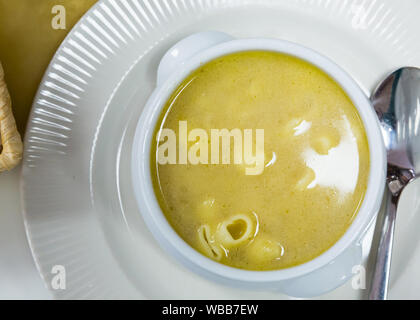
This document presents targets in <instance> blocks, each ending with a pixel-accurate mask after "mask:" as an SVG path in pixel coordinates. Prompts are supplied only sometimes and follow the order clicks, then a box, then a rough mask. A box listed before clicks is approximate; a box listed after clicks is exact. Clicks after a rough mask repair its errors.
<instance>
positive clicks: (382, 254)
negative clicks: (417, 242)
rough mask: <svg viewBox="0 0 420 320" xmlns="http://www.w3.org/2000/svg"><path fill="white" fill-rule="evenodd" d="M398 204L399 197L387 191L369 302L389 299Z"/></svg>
mask: <svg viewBox="0 0 420 320" xmlns="http://www.w3.org/2000/svg"><path fill="white" fill-rule="evenodd" d="M397 203H398V197H397V196H393V195H392V194H391V192H390V191H389V190H387V194H386V206H385V212H384V218H383V222H382V230H381V235H380V242H379V247H378V252H377V256H376V264H375V269H374V271H373V277H372V283H371V286H370V291H369V300H385V299H386V297H387V293H388V282H389V273H390V267H391V255H392V243H393V240H394V229H395V218H396V213H397Z"/></svg>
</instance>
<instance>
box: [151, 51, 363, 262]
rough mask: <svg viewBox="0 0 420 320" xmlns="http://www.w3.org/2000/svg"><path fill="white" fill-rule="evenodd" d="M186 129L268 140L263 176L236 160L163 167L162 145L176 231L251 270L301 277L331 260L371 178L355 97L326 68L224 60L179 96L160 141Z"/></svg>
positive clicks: (157, 180) (276, 59)
mask: <svg viewBox="0 0 420 320" xmlns="http://www.w3.org/2000/svg"><path fill="white" fill-rule="evenodd" d="M179 121H187V123H188V129H189V130H192V129H194V128H201V129H204V130H206V131H207V132H210V130H211V129H222V128H226V129H228V130H232V129H234V128H238V129H240V130H242V131H243V130H245V129H253V130H255V129H264V154H265V157H264V158H265V160H264V161H265V166H264V170H263V171H262V173H261V174H259V175H247V174H246V172H245V167H246V165H245V164H234V163H233V161H232V162H231V164H223V165H222V164H219V165H216V164H211V163H209V164H191V163H187V164H159V163H158V158H157V149H158V147H159V145H161V144H162V142H158V141H159V140H155V141H156V142H155V143H154V145H153V146H152V152H151V160H152V161H151V163H152V165H151V166H152V168H151V170H152V178H153V183H154V189H155V193H156V196H157V199H158V201H159V204H160V206H161V208H162V210H163V212H164V214H165V216H166V218H167V220H168V221H169V222H170V224H171V225H172V227H173V228H174V229H175V230H176V232H177V233H178V234H179V235H180V236H181V237H182V238H183V239H184V240H185V241H186V242H187V243H188V244H190V245H191V246H192V247H193V248H195V249H196V250H198V251H199V252H201V253H202V254H204V255H206V256H208V257H209V258H211V259H213V260H216V261H219V262H220V263H223V264H226V265H229V266H232V267H237V268H242V269H248V270H275V269H282V268H288V267H292V266H296V265H299V264H302V263H304V262H307V261H309V260H311V259H313V258H315V257H317V256H319V255H320V254H322V253H323V252H325V251H326V250H327V249H329V248H330V247H331V246H332V245H333V244H334V243H336V242H337V240H338V239H339V238H340V237H341V236H342V235H343V234H344V233H345V232H346V230H347V229H348V227H349V226H350V224H351V223H352V221H353V219H354V217H355V216H356V215H357V212H358V210H359V207H360V205H361V203H362V201H363V198H364V195H365V192H366V188H367V180H368V175H369V150H368V142H367V137H366V133H365V130H364V127H363V123H362V121H361V119H360V117H359V114H358V112H357V109H356V108H355V106H354V105H353V104H352V102H351V100H350V99H349V97H348V96H347V95H346V93H345V92H344V91H343V90H342V88H341V87H340V86H339V85H338V84H337V83H336V82H335V81H334V80H333V79H331V78H330V77H329V76H328V75H327V74H325V73H324V72H323V71H321V70H320V69H318V68H317V67H315V66H313V65H311V64H309V63H307V62H305V61H303V60H301V59H298V58H295V57H292V56H288V55H284V54H280V53H275V52H266V51H249V52H241V53H235V54H230V55H226V56H223V57H220V58H217V59H215V60H213V61H211V62H209V63H207V64H204V65H203V66H201V67H200V68H199V69H198V70H196V71H194V72H193V73H192V74H191V75H190V76H189V77H188V78H187V79H185V80H184V81H183V83H182V84H181V85H180V86H179V87H178V88H177V90H176V91H175V92H174V93H173V95H172V96H171V97H170V99H169V101H168V102H167V104H166V107H165V108H164V111H163V112H162V114H161V117H160V121H159V123H158V125H157V127H156V129H155V135H156V137H157V138H158V139H159V134H160V133H161V132H162V131H161V130H160V129H161V128H168V129H172V130H173V131H174V132H175V133H176V134H179V132H178V130H179V129H178V128H179ZM209 136H210V135H209ZM232 140H233V139H232ZM188 144H189V145H190V144H191V145H192V144H193V143H188ZM186 147H187V148H188V147H189V146H186ZM230 147H231V154H232V155H233V152H234V150H233V147H234V144H233V143H232V141H231V144H230ZM209 149H210V147H209ZM177 151H178V150H177ZM208 151H209V152H210V150H208ZM231 158H232V156H231Z"/></svg>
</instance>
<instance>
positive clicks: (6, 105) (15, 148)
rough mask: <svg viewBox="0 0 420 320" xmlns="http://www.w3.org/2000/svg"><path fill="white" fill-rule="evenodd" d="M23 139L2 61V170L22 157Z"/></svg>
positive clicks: (0, 92)
mask: <svg viewBox="0 0 420 320" xmlns="http://www.w3.org/2000/svg"><path fill="white" fill-rule="evenodd" d="M22 151H23V145H22V139H21V137H20V134H19V132H18V131H17V128H16V122H15V118H14V117H13V112H12V101H11V99H10V95H9V91H8V90H7V86H6V81H5V80H4V71H3V67H2V65H1V62H0V172H2V171H6V170H11V169H13V168H14V167H16V166H17V165H18V164H19V162H20V160H21V159H22Z"/></svg>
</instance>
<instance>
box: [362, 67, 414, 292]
mask: <svg viewBox="0 0 420 320" xmlns="http://www.w3.org/2000/svg"><path fill="white" fill-rule="evenodd" d="M371 101H372V103H373V107H374V108H375V111H376V113H377V115H378V118H379V122H380V124H381V129H382V136H383V139H384V143H385V148H386V150H387V158H388V173H387V186H388V188H387V190H386V192H387V195H386V201H387V202H386V207H385V215H384V219H383V225H382V231H381V235H380V242H379V247H378V252H377V257H376V265H375V269H374V273H373V278H372V283H371V287H370V292H369V299H370V300H384V299H386V297H387V292H388V281H389V273H390V266H391V254H392V242H393V236H394V227H395V218H396V212H397V205H398V200H399V198H400V195H401V192H402V191H403V189H404V188H405V186H407V184H408V183H409V182H410V181H412V180H413V179H414V178H415V177H416V176H419V175H420V68H413V67H406V68H401V69H398V70H397V71H395V72H393V73H392V74H390V75H389V76H388V77H387V78H386V79H385V80H384V81H383V82H382V83H381V84H380V85H379V86H378V88H377V89H376V90H375V91H374V92H373V94H372V97H371Z"/></svg>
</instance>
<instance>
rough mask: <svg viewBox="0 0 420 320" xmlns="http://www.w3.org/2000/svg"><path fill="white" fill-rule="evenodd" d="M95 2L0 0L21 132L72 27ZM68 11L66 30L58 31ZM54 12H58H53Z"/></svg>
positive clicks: (0, 26)
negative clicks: (58, 20)
mask: <svg viewBox="0 0 420 320" xmlns="http://www.w3.org/2000/svg"><path fill="white" fill-rule="evenodd" d="M95 2H96V0H0V61H2V63H3V67H4V72H5V74H6V83H7V85H8V88H9V92H10V95H11V97H12V102H13V113H14V116H15V118H16V123H17V127H18V130H19V132H20V133H21V135H22V136H24V134H25V127H26V121H27V119H28V115H29V112H30V110H31V106H32V101H33V98H34V96H35V93H36V90H37V88H38V85H39V83H40V81H41V79H42V76H43V74H44V72H45V69H46V68H47V66H48V63H49V61H50V60H51V58H52V56H53V55H54V53H55V51H56V50H57V49H58V47H59V45H60V43H61V41H62V40H63V39H64V38H65V36H66V35H67V33H68V32H69V31H70V30H71V28H72V27H73V25H74V24H75V23H76V22H77V21H78V20H79V19H80V18H81V17H82V16H83V14H84V13H85V12H86V11H87V10H88V9H89V8H90V7H91V6H92V5H93V4H94V3H95ZM56 6H63V8H64V9H65V11H64V13H65V29H55V28H54V27H53V24H52V23H53V19H54V17H55V16H56V15H57V13H58V12H57V11H54V10H53V8H54V7H56ZM54 12H55V13H54Z"/></svg>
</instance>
